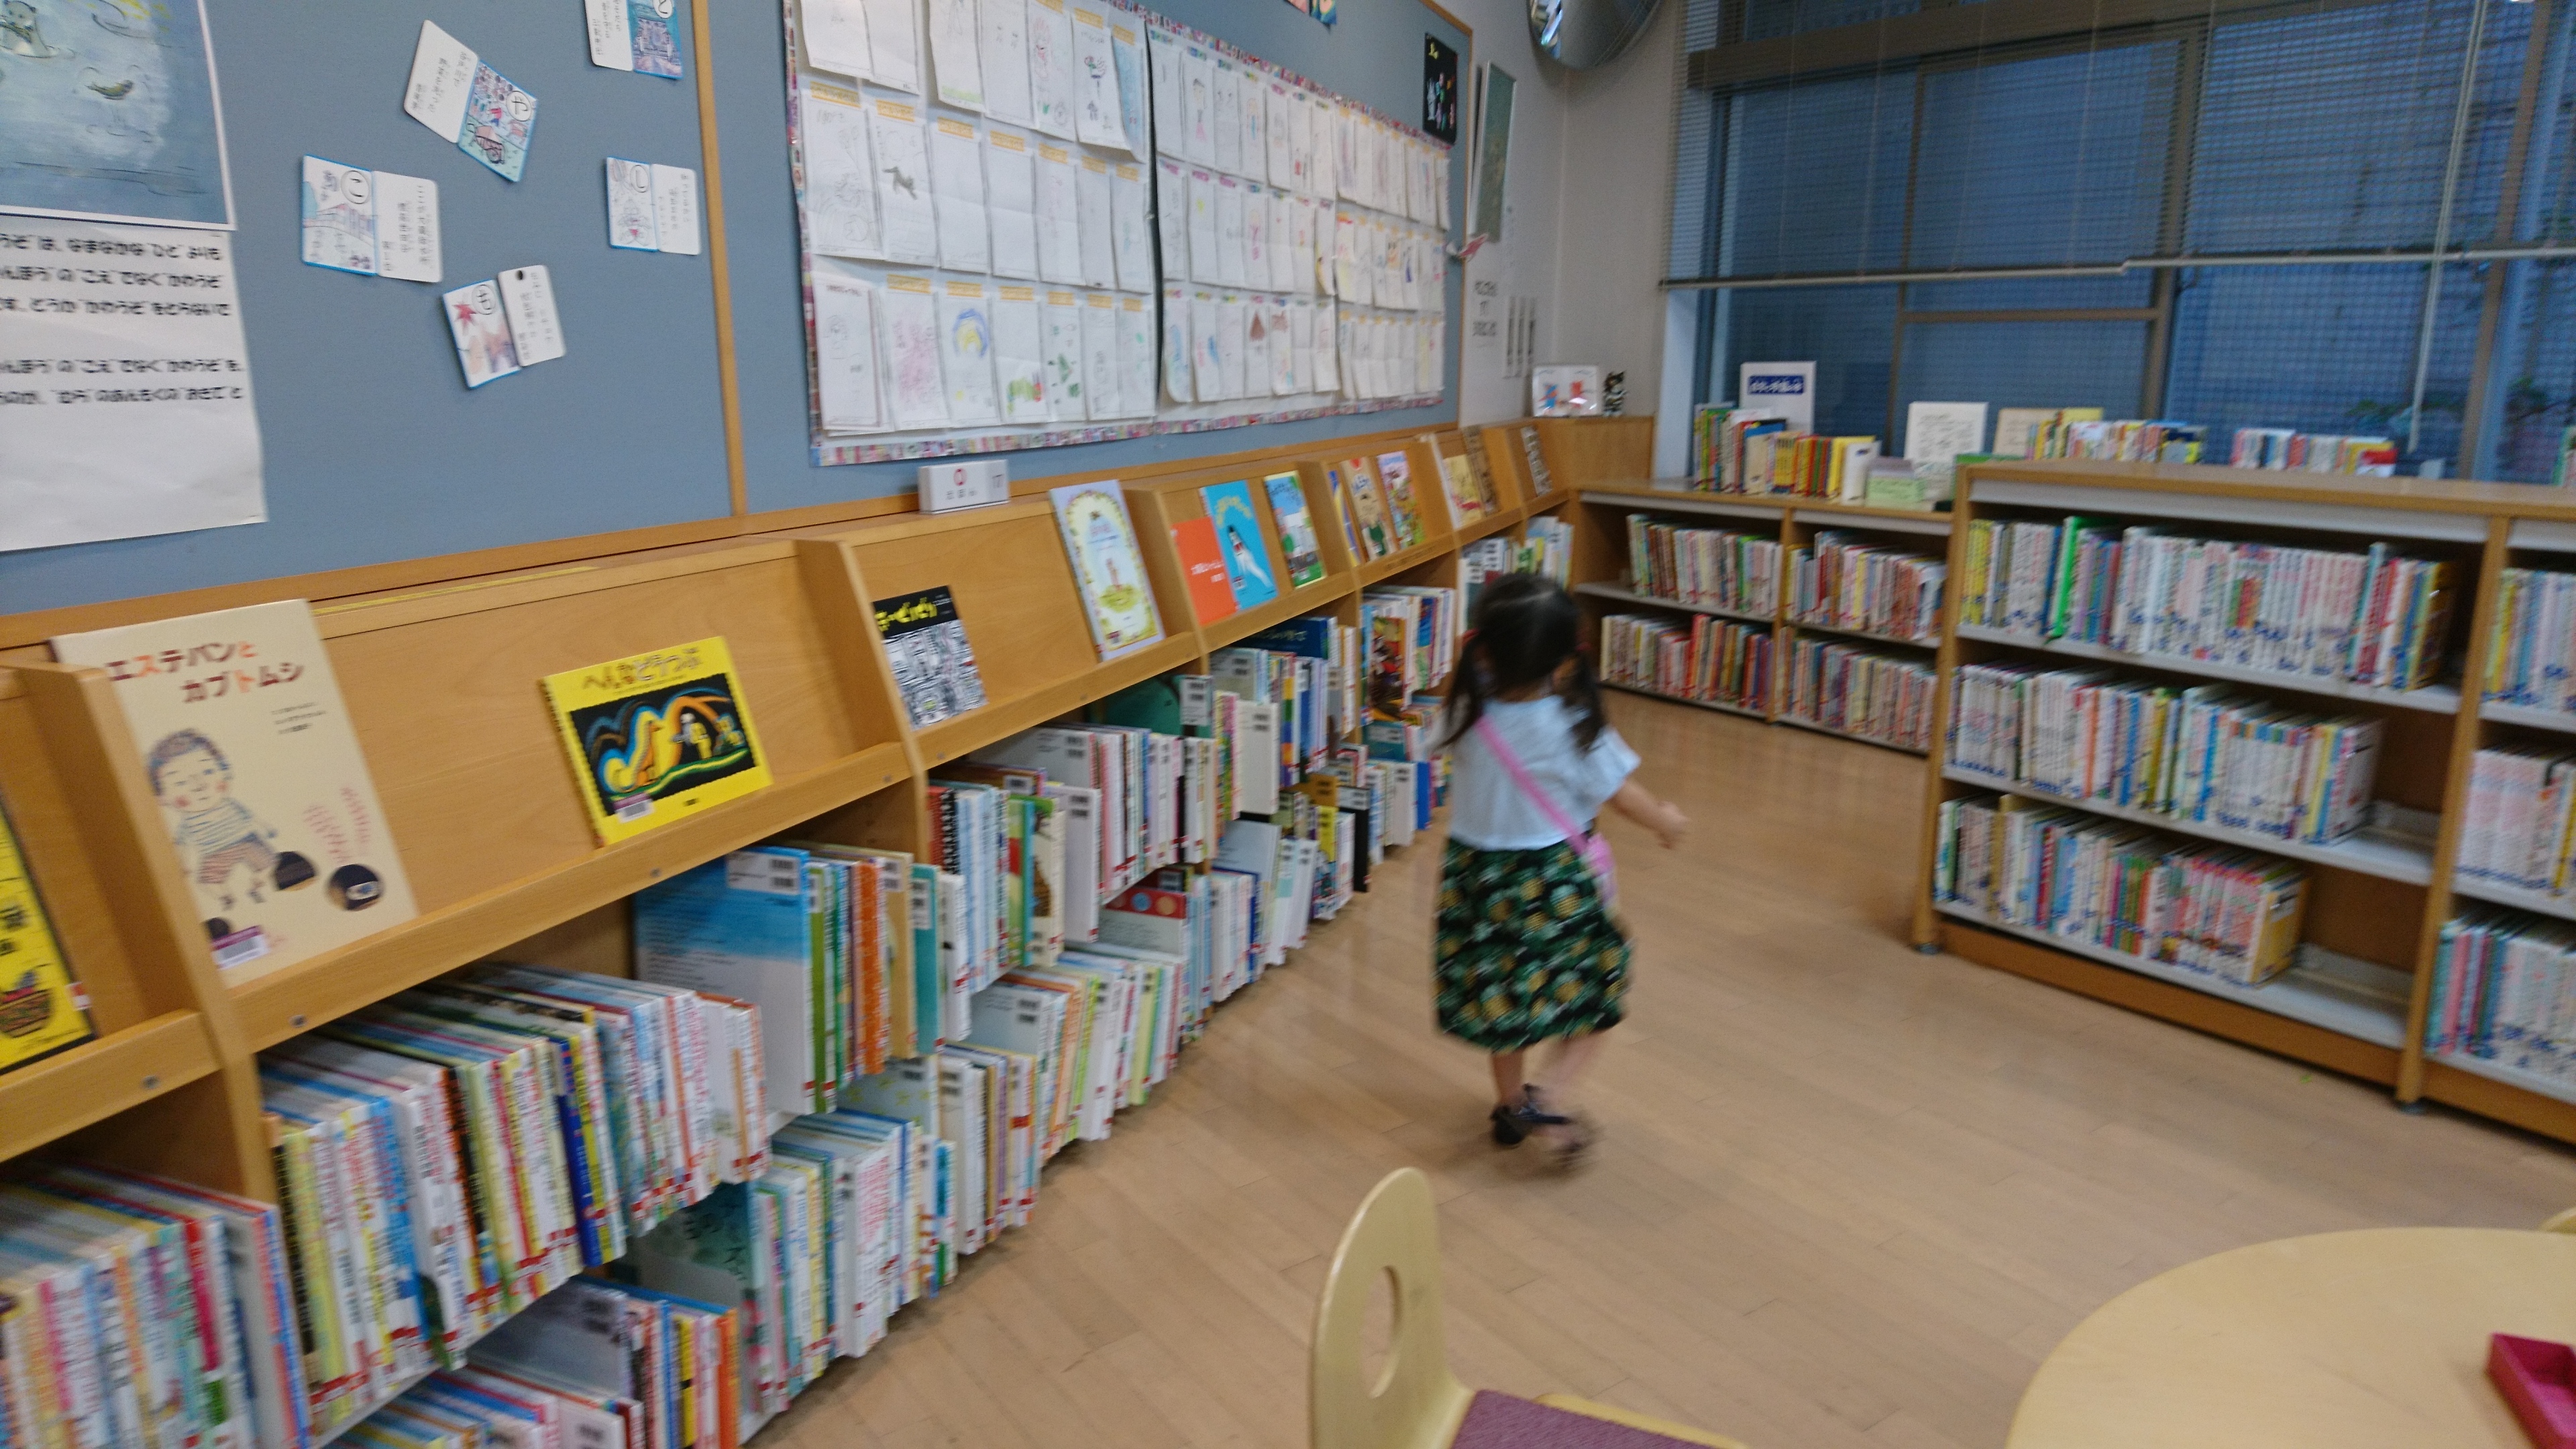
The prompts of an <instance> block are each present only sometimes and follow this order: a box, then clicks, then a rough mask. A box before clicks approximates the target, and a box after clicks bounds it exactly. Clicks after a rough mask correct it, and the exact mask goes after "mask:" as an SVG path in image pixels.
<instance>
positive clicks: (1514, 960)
mask: <svg viewBox="0 0 2576 1449" xmlns="http://www.w3.org/2000/svg"><path fill="white" fill-rule="evenodd" d="M1435 941H1436V949H1437V951H1438V953H1439V960H1438V964H1437V965H1436V966H1435V968H1434V970H1433V983H1434V991H1435V1005H1436V1008H1437V1010H1438V1012H1439V1016H1440V1029H1441V1030H1442V1031H1444V1032H1446V1033H1448V1034H1449V1035H1451V1036H1454V1037H1457V1038H1459V1039H1460V1040H1462V1041H1465V1042H1467V1043H1468V1044H1469V1045H1471V1046H1476V1047H1480V1048H1482V1049H1483V1050H1485V1051H1489V1052H1514V1051H1519V1050H1521V1049H1522V1048H1524V1047H1529V1046H1535V1045H1537V1044H1538V1043H1540V1042H1543V1041H1546V1040H1549V1039H1550V1038H1553V1037H1564V1036H1575V1035H1578V1034H1580V1033H1582V1032H1587V1031H1606V1030H1608V1029H1609V1028H1611V1027H1614V1026H1617V1025H1618V1024H1619V1020H1620V1017H1621V1015H1622V1014H1623V1013H1622V1011H1621V1008H1620V1002H1621V999H1622V998H1624V997H1625V996H1626V995H1627V994H1628V941H1627V938H1626V937H1625V936H1623V935H1622V934H1620V931H1619V928H1618V926H1617V925H1616V924H1614V923H1613V922H1612V921H1611V919H1610V913H1609V912H1608V911H1607V910H1605V909H1603V907H1602V904H1601V890H1600V886H1599V883H1598V882H1596V881H1595V880H1594V879H1593V878H1592V870H1591V868H1590V867H1589V866H1587V865H1585V864H1584V862H1583V857H1582V856H1581V855H1579V854H1577V853H1576V852H1575V849H1574V847H1573V846H1571V845H1568V844H1564V843H1561V842H1560V843H1559V844H1556V845H1551V846H1547V847H1546V848H1544V849H1540V850H1478V849H1475V848H1474V847H1472V846H1466V845H1460V844H1458V843H1457V842H1455V841H1451V842H1450V843H1449V847H1448V850H1447V852H1446V853H1445V854H1444V855H1442V856H1441V858H1440V918H1439V922H1438V925H1437V928H1436V935H1435Z"/></svg>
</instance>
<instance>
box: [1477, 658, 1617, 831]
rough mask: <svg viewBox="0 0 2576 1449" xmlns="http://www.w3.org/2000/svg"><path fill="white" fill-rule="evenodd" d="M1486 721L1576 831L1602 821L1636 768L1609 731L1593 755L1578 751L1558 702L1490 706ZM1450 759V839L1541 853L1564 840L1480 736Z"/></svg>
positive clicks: (1566, 710)
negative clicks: (1596, 819) (1598, 818)
mask: <svg viewBox="0 0 2576 1449" xmlns="http://www.w3.org/2000/svg"><path fill="white" fill-rule="evenodd" d="M1484 717H1485V718H1486V719H1489V720H1491V721H1493V724H1494V729H1495V732H1496V733H1498V734H1500V735H1501V736H1502V737H1503V743H1504V744H1506V745H1508V746H1510V747H1511V751H1512V753H1513V754H1514V755H1515V756H1517V757H1518V758H1519V760H1520V762H1521V768H1522V769H1524V770H1526V771H1528V772H1529V776H1530V779H1531V780H1532V781H1533V782H1534V783H1536V784H1537V786H1538V787H1539V788H1540V789H1541V790H1544V791H1546V792H1547V794H1548V798H1550V799H1552V800H1554V801H1555V802H1556V807H1557V809H1559V810H1561V811H1563V812H1564V814H1565V818H1566V819H1568V820H1571V821H1573V822H1574V823H1575V824H1577V825H1585V824H1589V823H1590V822H1591V820H1592V817H1593V816H1595V815H1598V814H1600V813H1601V803H1602V802H1603V801H1605V800H1607V799H1609V798H1610V797H1611V796H1612V795H1615V794H1617V793H1618V792H1619V786H1620V785H1621V784H1622V783H1624V782H1625V781H1626V780H1627V778H1628V776H1629V775H1630V774H1631V773H1633V772H1634V771H1635V770H1636V768H1637V752H1636V751H1635V750H1632V749H1630V748H1628V742H1627V741H1626V740H1623V739H1621V738H1619V732H1618V731H1617V730H1614V729H1612V728H1610V727H1609V726H1608V725H1606V724H1605V725H1603V726H1602V727H1601V736H1600V738H1598V739H1596V740H1594V741H1593V742H1592V748H1591V749H1590V750H1588V751H1587V750H1584V749H1581V748H1580V747H1578V746H1577V745H1576V744H1575V743H1574V711H1573V709H1572V708H1571V707H1569V706H1568V705H1567V704H1566V702H1565V701H1564V700H1562V699H1559V698H1557V697H1556V696H1555V695H1545V696H1542V697H1540V698H1538V699H1529V700H1520V701H1517V702H1501V701H1498V702H1492V703H1488V704H1487V705H1486V706H1485V715H1484ZM1449 754H1450V758H1451V760H1452V762H1453V775H1452V779H1451V783H1450V790H1449V838H1450V839H1452V840H1455V841H1457V842H1458V843H1459V844H1460V845H1466V846H1472V847H1474V848H1476V849H1478V850H1537V849H1540V848H1541V847H1544V846H1550V845H1554V844H1556V843H1557V842H1558V841H1560V840H1563V839H1565V838H1566V834H1565V832H1564V831H1562V830H1559V829H1557V828H1556V826H1555V825H1554V824H1552V823H1550V822H1549V820H1548V818H1547V812H1546V811H1544V810H1542V809H1540V808H1539V807H1538V805H1537V803H1536V802H1534V801H1532V800H1531V799H1530V798H1529V796H1528V795H1527V794H1525V793H1524V792H1523V791H1522V790H1521V787H1520V785H1519V783H1518V782H1516V781H1515V780H1513V779H1512V774H1511V771H1509V770H1506V769H1504V768H1503V765H1502V762H1501V761H1500V760H1497V759H1495V758H1494V753H1493V751H1492V750H1489V749H1487V748H1486V747H1485V742H1484V740H1483V739H1481V738H1479V737H1478V732H1477V731H1475V730H1469V731H1468V732H1467V733H1466V734H1465V736H1463V737H1462V738H1460V739H1459V741H1458V742H1457V743H1456V744H1454V745H1452V746H1450V747H1449Z"/></svg>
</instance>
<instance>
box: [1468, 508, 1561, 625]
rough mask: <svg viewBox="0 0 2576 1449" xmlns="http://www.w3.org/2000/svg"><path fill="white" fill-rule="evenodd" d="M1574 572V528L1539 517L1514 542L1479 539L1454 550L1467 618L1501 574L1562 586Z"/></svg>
mask: <svg viewBox="0 0 2576 1449" xmlns="http://www.w3.org/2000/svg"><path fill="white" fill-rule="evenodd" d="M1573 570H1574V525H1573V524H1572V523H1569V522H1567V521H1566V520H1565V519H1562V518H1556V517H1553V516H1550V515H1548V514H1540V515H1539V516H1538V517H1536V518H1533V519H1531V520H1530V521H1529V522H1528V523H1527V524H1526V525H1524V526H1523V528H1522V529H1521V537H1520V538H1519V539H1517V540H1514V539H1508V538H1501V537H1495V538H1480V539H1478V540H1476V541H1475V542H1474V543H1471V544H1468V545H1467V546H1465V547H1464V548H1461V549H1459V550H1458V585H1459V593H1460V595H1461V602H1462V605H1463V607H1464V609H1465V611H1466V613H1468V614H1471V615H1472V614H1473V613H1475V611H1476V598H1477V596H1478V595H1479V594H1481V593H1483V592H1484V588H1485V585H1486V583H1487V582H1488V581H1490V580H1493V579H1498V578H1501V577H1502V576H1503V575H1505V574H1537V575H1538V576H1539V577H1541V578H1548V579H1554V580H1556V581H1557V582H1558V583H1560V584H1562V583H1564V582H1566V580H1567V579H1568V578H1569V577H1571V576H1572V574H1573Z"/></svg>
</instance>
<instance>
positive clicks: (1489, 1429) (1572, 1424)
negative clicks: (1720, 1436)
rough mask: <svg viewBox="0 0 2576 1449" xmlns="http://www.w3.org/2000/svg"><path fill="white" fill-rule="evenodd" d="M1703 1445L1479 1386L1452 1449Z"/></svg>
mask: <svg viewBox="0 0 2576 1449" xmlns="http://www.w3.org/2000/svg"><path fill="white" fill-rule="evenodd" d="M1677 1444H1678V1445H1686V1446H1688V1449H1700V1446H1698V1445H1695V1444H1690V1443H1689V1441H1688V1440H1684V1439H1674V1438H1670V1437H1668V1436H1666V1435H1662V1434H1657V1433H1653V1432H1651V1431H1649V1430H1645V1429H1631V1428H1629V1427H1628V1426H1627V1425H1625V1424H1613V1423H1611V1422H1610V1421H1609V1420H1607V1419H1595V1418H1591V1417H1589V1416H1587V1415H1583V1414H1569V1413H1567V1412H1566V1411H1565V1410H1563V1409H1551V1408H1549V1407H1548V1406H1547V1405H1545V1404H1534V1403H1531V1402H1530V1401H1529V1400H1527V1399H1515V1398H1513V1397H1512V1396H1511V1395H1509V1394H1498V1393H1495V1392H1493V1391H1492V1390H1490V1389H1478V1390H1477V1391H1476V1400H1475V1402H1474V1403H1471V1404H1469V1405H1468V1406H1467V1417H1466V1419H1465V1420H1464V1421H1463V1422H1461V1423H1460V1424H1459V1425H1458V1437H1457V1438H1455V1439H1452V1440H1450V1441H1449V1449H1670V1446H1672V1445H1677Z"/></svg>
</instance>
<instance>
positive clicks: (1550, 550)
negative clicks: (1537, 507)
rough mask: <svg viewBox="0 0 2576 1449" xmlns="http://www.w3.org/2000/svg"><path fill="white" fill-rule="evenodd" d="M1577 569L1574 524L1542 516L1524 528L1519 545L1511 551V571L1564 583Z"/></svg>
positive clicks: (1551, 515) (1532, 520) (1548, 515)
mask: <svg viewBox="0 0 2576 1449" xmlns="http://www.w3.org/2000/svg"><path fill="white" fill-rule="evenodd" d="M1573 570H1574V525H1573V524H1571V523H1569V522H1567V521H1566V520H1564V519H1562V518H1558V517H1556V516H1555V515H1553V514H1546V513H1542V514H1540V515H1539V516H1538V517H1536V518H1533V519H1531V520H1530V521H1529V522H1527V523H1525V524H1523V525H1521V541H1520V545H1519V546H1518V547H1517V548H1515V549H1514V550H1513V551H1512V571H1513V572H1515V573H1524V574H1536V575H1538V576H1539V577H1540V578H1543V579H1554V580H1556V581H1557V582H1558V583H1560V584H1562V583H1564V582H1565V581H1566V580H1567V579H1568V578H1570V577H1572V575H1573Z"/></svg>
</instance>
